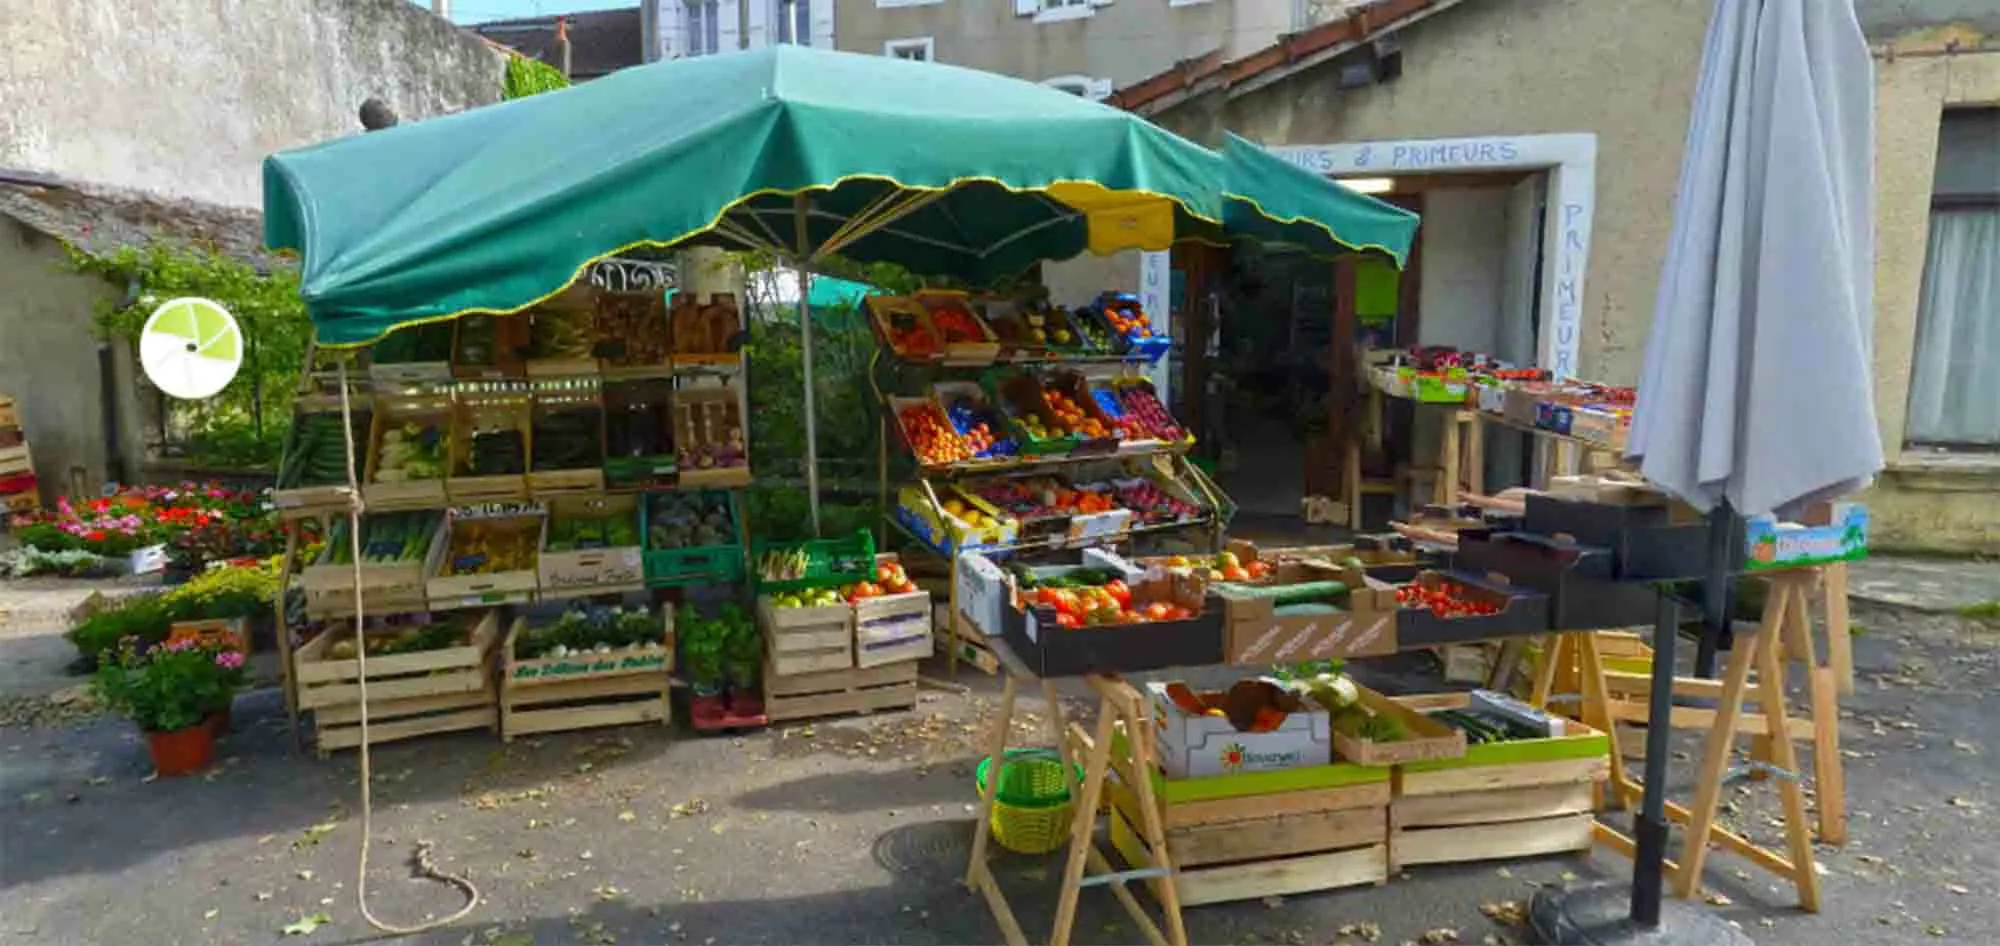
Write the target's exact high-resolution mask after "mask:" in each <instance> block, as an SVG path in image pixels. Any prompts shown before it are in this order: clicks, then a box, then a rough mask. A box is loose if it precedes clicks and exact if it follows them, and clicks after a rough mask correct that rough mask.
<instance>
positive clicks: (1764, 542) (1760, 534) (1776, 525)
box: [1743, 503, 1868, 572]
mask: <svg viewBox="0 0 2000 946" xmlns="http://www.w3.org/2000/svg"><path fill="white" fill-rule="evenodd" d="M1805 518H1806V519H1807V520H1808V521H1807V522H1806V523H1794V522H1779V521H1778V520H1777V519H1775V518H1773V517H1771V516H1755V517H1752V518H1751V519H1749V520H1747V521H1746V523H1745V535H1744V551H1745V558H1744V563H1743V567H1744V568H1745V569H1746V570H1748V571H1753V572H1757V571H1774V570H1777V569H1781V568H1802V567H1805V566H1808V565H1825V564H1828V563H1830V562H1848V561H1854V560H1856V559H1862V558H1867V557H1868V507H1867V506H1864V505H1862V504H1860V503H1833V504H1831V505H1830V506H1827V507H1825V508H1820V509H1815V510H1812V511H1810V513H1809V514H1808V515H1807V516H1806V517H1805Z"/></svg>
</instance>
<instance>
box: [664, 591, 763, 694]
mask: <svg viewBox="0 0 2000 946" xmlns="http://www.w3.org/2000/svg"><path fill="white" fill-rule="evenodd" d="M674 627H675V630H676V632H677V635H678V636H679V638H680V645H681V657H682V662H683V664H685V666H686V667H687V673H688V679H689V681H690V682H692V683H693V684H694V686H695V688H696V689H697V690H702V691H706V692H707V693H710V694H713V693H717V692H720V691H721V690H722V688H723V687H724V686H725V685H727V684H729V683H731V682H734V683H735V684H736V685H737V686H740V687H746V688H747V687H750V686H754V685H755V684H756V682H757V676H758V671H759V669H760V668H761V667H762V665H763V637H762V635H760V634H759V633H758V631H757V624H756V622H754V621H752V620H751V619H750V615H749V614H747V613H745V612H744V610H743V609H742V608H741V607H739V606H737V605H734V604H726V605H723V606H722V607H721V608H719V609H717V611H716V616H715V617H712V618H711V617H704V616H703V615H702V614H701V612H700V611H699V610H698V609H696V608H695V606H694V605H692V604H683V605H681V607H680V610H679V611H677V612H675V614H674Z"/></svg>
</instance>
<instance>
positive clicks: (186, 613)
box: [63, 559, 278, 663]
mask: <svg viewBox="0 0 2000 946" xmlns="http://www.w3.org/2000/svg"><path fill="white" fill-rule="evenodd" d="M277 596H278V570H277V562H276V560H275V559H274V560H272V561H270V562H266V563H264V564H262V565H259V566H257V567H255V568H212V569H209V570H208V571H205V572H202V573H201V574H199V575H196V576H194V577H193V578H192V579H190V580H188V582H187V583H186V584H183V585H178V586H175V587H174V588H171V589H169V590H167V591H165V592H163V593H156V594H141V595H132V596H130V597H127V598H121V599H119V600H117V601H115V602H112V603H110V604H107V605H106V606H104V607H103V608H101V609H99V610H98V611H97V612H96V613H95V614H92V615H90V616H89V617H87V618H84V619H83V620H82V621H80V622H78V623H77V625H76V626H75V627H72V628H70V629H69V630H68V631H67V632H65V633H64V634H63V636H64V637H65V638H67V639H68V640H69V642H70V643H71V644H72V645H74V646H75V647H76V649H77V651H78V652H79V653H81V654H82V655H83V656H84V658H85V659H87V660H96V661H98V662H100V663H101V662H102V661H103V658H104V655H105V653H106V652H107V651H110V650H111V649H112V648H115V647H117V646H118V645H119V642H120V641H122V640H124V639H125V638H127V637H132V638H137V639H138V641H139V642H140V643H143V644H157V643H159V642H161V641H163V640H166V639H167V632H168V630H170V629H171V627H172V625H173V623H174V622H175V621H206V620H222V619H228V618H242V617H255V616H256V615H259V614H262V613H264V612H265V611H266V610H267V609H269V608H270V607H271V606H272V602H273V601H275V600H277Z"/></svg>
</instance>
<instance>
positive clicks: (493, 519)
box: [424, 513, 548, 611]
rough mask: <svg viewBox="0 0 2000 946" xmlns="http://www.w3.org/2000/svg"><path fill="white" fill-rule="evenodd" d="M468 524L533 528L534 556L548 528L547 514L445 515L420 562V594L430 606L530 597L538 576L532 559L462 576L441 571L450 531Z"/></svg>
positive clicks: (446, 561)
mask: <svg viewBox="0 0 2000 946" xmlns="http://www.w3.org/2000/svg"><path fill="white" fill-rule="evenodd" d="M472 523H480V524H482V525H484V526H485V527H487V528H497V529H505V530H507V531H528V530H532V531H534V532H535V533H536V534H535V538H534V539H533V545H534V547H535V549H536V550H537V551H536V556H537V557H539V555H540V551H539V550H540V548H541V545H542V541H543V536H544V534H545V533H546V532H547V529H548V521H547V517H546V516H543V515H539V514H536V513H528V514H525V515H493V516H465V517H460V516H458V515H457V513H453V514H452V515H448V516H446V517H445V518H444V521H442V522H440V523H438V531H437V536H436V537H435V538H433V539H431V548H430V555H429V556H428V557H427V559H426V560H425V562H424V597H425V600H426V601H427V602H428V603H429V606H430V609H431V610H433V611H447V610H450V609H453V608H482V607H488V606H492V605H500V604H526V603H527V602H529V601H532V600H534V597H535V591H536V588H537V587H538V585H537V582H538V578H537V575H536V572H535V565H534V563H533V562H530V563H528V567H526V568H513V569H508V570H507V571H498V572H475V573H471V574H463V575H448V574H446V573H445V572H446V570H447V568H448V567H449V566H450V563H451V542H452V530H453V529H457V528H462V527H464V526H466V525H469V524H472Z"/></svg>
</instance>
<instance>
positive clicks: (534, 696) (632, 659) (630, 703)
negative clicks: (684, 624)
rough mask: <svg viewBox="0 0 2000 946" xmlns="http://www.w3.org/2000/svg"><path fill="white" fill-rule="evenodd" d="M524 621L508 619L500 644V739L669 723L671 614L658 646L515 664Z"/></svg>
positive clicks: (671, 719)
mask: <svg viewBox="0 0 2000 946" xmlns="http://www.w3.org/2000/svg"><path fill="white" fill-rule="evenodd" d="M526 627H527V622H526V621H525V620H524V619H522V618H515V619H514V623H513V625H512V626H510V627H509V628H508V629H507V638H506V640H505V641H503V642H502V643H501V645H500V648H501V649H500V738H501V739H504V740H506V741H508V742H512V741H513V740H514V738H515V737H516V736H523V735H527V734H529V733H538V732H560V731H563V730H569V729H588V728H591V727H595V726H623V725H626V724H630V723H654V722H657V723H662V724H670V723H672V722H673V718H674V714H673V705H672V704H673V700H672V692H671V689H672V686H673V671H674V613H673V611H672V609H667V611H666V621H665V626H664V629H663V631H662V634H661V638H660V645H659V646H658V647H649V648H645V649H642V650H638V651H631V652H614V653H611V654H607V655H597V654H585V655H582V656H580V657H541V658H537V659H535V660H516V659H515V658H514V642H515V640H516V639H518V638H519V637H520V636H521V633H522V632H523V631H524V630H526Z"/></svg>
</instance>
